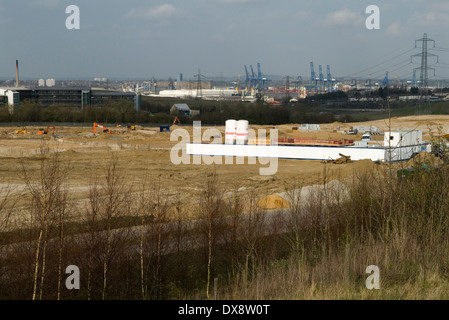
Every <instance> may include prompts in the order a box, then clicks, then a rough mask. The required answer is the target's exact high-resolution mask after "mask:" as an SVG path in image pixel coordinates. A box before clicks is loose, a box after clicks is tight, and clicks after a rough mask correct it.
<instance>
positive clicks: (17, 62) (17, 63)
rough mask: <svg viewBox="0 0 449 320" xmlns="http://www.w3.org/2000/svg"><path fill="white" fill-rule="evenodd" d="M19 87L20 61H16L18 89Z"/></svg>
mask: <svg viewBox="0 0 449 320" xmlns="http://www.w3.org/2000/svg"><path fill="white" fill-rule="evenodd" d="M18 87H19V60H16V88H18Z"/></svg>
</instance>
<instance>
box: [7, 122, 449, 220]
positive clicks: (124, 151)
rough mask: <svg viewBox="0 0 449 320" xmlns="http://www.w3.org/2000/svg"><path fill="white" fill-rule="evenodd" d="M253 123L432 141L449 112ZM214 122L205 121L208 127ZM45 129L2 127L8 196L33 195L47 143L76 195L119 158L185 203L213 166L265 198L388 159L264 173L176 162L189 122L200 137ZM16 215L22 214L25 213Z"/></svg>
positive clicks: (134, 180)
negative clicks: (413, 134) (28, 177)
mask: <svg viewBox="0 0 449 320" xmlns="http://www.w3.org/2000/svg"><path fill="white" fill-rule="evenodd" d="M249 126H250V128H252V129H259V128H266V129H272V128H276V129H278V135H279V137H300V138H302V137H307V138H315V139H354V140H361V136H362V135H361V134H352V135H349V134H348V133H347V132H348V131H349V130H351V128H352V127H353V126H375V127H377V128H379V130H380V131H381V132H382V131H389V130H392V131H394V130H409V129H415V130H422V132H423V140H424V141H426V140H429V139H430V137H431V135H433V134H438V132H439V131H440V133H441V132H442V133H446V132H447V131H448V129H449V116H439V115H435V116H410V117H402V118H392V119H390V120H378V121H370V122H366V123H331V124H321V125H320V130H319V131H301V130H295V127H298V126H300V124H285V125H279V126H275V127H273V126H257V125H253V124H251V123H250V125H249ZM207 128H208V127H207V126H203V127H202V129H203V130H205V129H207ZM213 128H215V129H218V130H219V131H220V132H221V133H222V137H223V138H224V136H225V126H224V125H223V126H222V127H213ZM40 129H41V127H37V126H27V127H17V126H15V127H8V126H3V127H1V129H0V130H1V132H0V177H1V180H0V191H1V192H3V195H4V192H6V191H5V190H9V191H10V194H12V195H14V194H16V195H22V196H24V195H25V194H26V192H27V189H26V185H25V181H24V178H23V171H24V169H25V170H26V171H27V172H29V173H31V174H33V173H34V174H38V173H39V169H40V161H39V159H41V155H40V150H41V148H48V149H49V150H50V152H57V153H58V155H59V159H60V160H61V164H62V165H63V166H65V167H66V168H67V169H68V174H67V179H66V181H65V186H66V187H67V188H68V189H69V190H70V199H72V200H74V201H75V200H76V201H82V200H86V198H87V196H88V192H89V188H90V186H91V185H93V184H97V185H101V184H102V183H104V177H105V174H106V169H107V167H108V165H109V164H110V163H111V161H112V159H116V161H117V164H118V168H119V170H120V175H121V179H122V180H123V182H124V183H129V184H130V185H131V186H132V187H133V188H134V190H139V188H141V186H142V185H143V181H144V177H145V176H147V177H149V179H148V181H147V182H146V184H147V185H150V184H151V183H153V182H154V181H156V180H158V181H159V182H160V183H161V185H162V187H163V188H164V189H166V190H169V194H170V195H171V197H172V198H173V200H174V201H176V202H178V203H180V204H181V205H183V206H190V205H194V204H195V203H197V202H198V195H199V193H200V192H201V190H203V188H204V182H205V178H206V177H207V176H208V175H210V174H211V172H213V171H215V172H216V173H217V175H218V179H219V183H220V184H221V186H222V187H223V188H224V190H226V191H227V192H232V191H237V192H239V191H244V190H251V189H257V194H258V195H260V197H261V198H262V197H264V196H267V195H274V194H279V193H281V192H284V191H286V186H289V185H290V186H292V185H296V186H298V185H300V186H311V185H319V184H322V183H323V177H324V175H326V179H327V180H328V181H331V180H339V181H341V182H345V181H351V179H352V178H353V177H354V175H357V174H359V173H363V172H364V171H366V170H370V169H372V168H375V167H379V166H386V165H387V164H376V163H374V162H372V161H371V160H360V161H341V162H323V161H312V160H292V159H279V162H278V170H277V172H276V174H274V175H271V176H263V175H260V174H259V169H260V167H261V166H263V165H262V164H260V163H259V162H257V164H248V163H247V160H245V164H236V163H235V162H234V163H233V164H221V165H206V164H192V161H191V164H179V165H175V164H173V163H172V161H171V159H170V153H171V150H172V147H173V146H174V145H176V144H177V143H178V142H177V141H171V140H170V135H171V134H172V132H173V131H174V130H175V129H185V130H187V131H188V132H189V134H190V135H191V136H192V132H193V128H192V126H183V125H173V126H171V127H170V131H168V132H163V131H162V132H161V130H160V128H159V127H149V126H148V127H147V126H136V127H135V128H133V129H134V130H131V129H129V128H128V127H127V126H115V127H109V126H108V129H109V132H104V131H103V130H101V129H100V128H98V127H97V128H96V130H95V131H96V132H94V130H93V127H92V126H86V127H75V126H73V127H69V126H56V127H55V128H54V129H55V130H54V132H50V131H49V132H48V133H47V134H39V133H38V131H39V130H40ZM373 139H374V140H376V139H378V140H379V141H383V136H382V135H379V136H374V137H373ZM346 160H350V159H346ZM223 163H224V161H223ZM395 165H401V164H395ZM402 165H403V164H402ZM148 182H150V183H148ZM267 208H268V209H269V207H267ZM16 218H18V219H19V220H20V217H16Z"/></svg>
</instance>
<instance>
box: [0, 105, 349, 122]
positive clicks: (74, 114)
mask: <svg viewBox="0 0 449 320" xmlns="http://www.w3.org/2000/svg"><path fill="white" fill-rule="evenodd" d="M174 103H179V102H177V101H173V100H162V101H158V100H144V101H142V107H141V110H139V111H135V109H134V105H133V103H132V102H128V101H117V102H110V103H108V104H105V105H103V106H89V107H85V108H83V109H81V108H79V107H72V106H57V105H55V106H48V107H43V106H41V105H39V104H38V103H35V102H31V101H23V102H21V103H20V106H19V107H18V108H16V109H15V110H14V113H13V114H11V113H9V111H8V106H6V105H5V106H3V107H2V108H0V122H4V123H5V122H66V123H67V122H69V123H90V122H100V123H135V124H151V123H159V124H163V123H166V124H170V123H172V122H173V119H174V116H175V115H174V114H171V113H170V109H171V107H172V106H173V104H174ZM188 105H189V106H190V108H191V109H194V110H199V111H200V115H198V116H192V117H189V116H185V115H184V114H182V113H180V114H177V116H178V118H179V119H180V120H181V123H183V124H191V123H193V121H195V120H200V121H202V122H203V123H205V124H210V125H223V124H224V123H225V121H226V120H227V119H237V120H238V119H245V120H248V121H249V122H250V123H254V124H260V125H278V124H284V123H330V122H334V121H342V120H343V121H344V120H350V116H349V118H348V115H341V116H340V115H338V116H336V115H334V114H331V113H328V112H319V111H318V110H315V109H314V107H313V106H312V105H308V104H294V105H293V104H289V103H284V104H267V103H263V102H259V103H244V102H230V101H226V102H217V101H189V102H188Z"/></svg>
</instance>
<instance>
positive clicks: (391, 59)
mask: <svg viewBox="0 0 449 320" xmlns="http://www.w3.org/2000/svg"><path fill="white" fill-rule="evenodd" d="M415 49H416V48H411V49H408V50H407V51H404V52H402V53H400V54H398V55H396V56H394V57H392V58H390V59H387V60H385V61H383V62H380V63H378V64H376V65H374V66H371V67H369V68H366V69H363V70H360V71H358V72H354V73H353V74H359V73H363V72H365V71H369V70H371V69H374V68H377V67H379V66H381V65H383V64H386V63H388V62H390V61H393V60H395V59H397V58H399V57H400V56H403V55H405V54H407V53H409V52H411V51H413V50H415ZM376 73H377V72H376ZM368 74H370V73H368ZM348 76H350V75H347V76H345V77H348Z"/></svg>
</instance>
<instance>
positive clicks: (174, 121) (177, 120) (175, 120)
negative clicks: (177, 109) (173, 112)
mask: <svg viewBox="0 0 449 320" xmlns="http://www.w3.org/2000/svg"><path fill="white" fill-rule="evenodd" d="M176 122H178V123H179V124H181V121H180V120H179V118H178V116H176V117H175V119H174V120H173V125H175V123H176Z"/></svg>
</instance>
